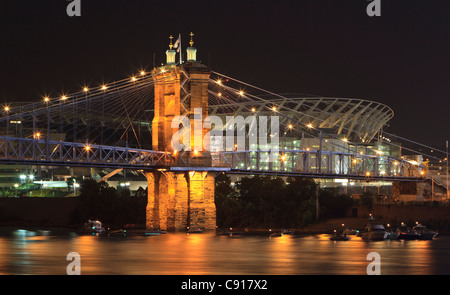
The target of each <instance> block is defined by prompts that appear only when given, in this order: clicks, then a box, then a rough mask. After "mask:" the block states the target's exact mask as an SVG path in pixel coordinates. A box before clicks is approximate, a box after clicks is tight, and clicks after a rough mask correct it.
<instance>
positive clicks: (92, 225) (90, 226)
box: [79, 220, 106, 235]
mask: <svg viewBox="0 0 450 295" xmlns="http://www.w3.org/2000/svg"><path fill="white" fill-rule="evenodd" d="M79 231H80V232H81V233H84V234H93V235H103V234H106V229H105V228H104V227H103V224H102V223H101V222H100V221H99V220H88V221H87V222H86V223H85V224H83V226H82V227H81V229H80V230H79Z"/></svg>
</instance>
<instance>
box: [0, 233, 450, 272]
mask: <svg viewBox="0 0 450 295" xmlns="http://www.w3.org/2000/svg"><path fill="white" fill-rule="evenodd" d="M329 237H330V236H329V235H311V236H293V235H283V236H281V237H272V238H269V237H267V236H245V237H239V238H236V237H234V238H231V237H227V236H216V235H214V234H204V233H203V234H189V235H186V234H182V233H177V234H175V233H173V234H171V233H168V234H164V235H160V236H149V237H144V236H128V237H97V236H89V235H85V236H80V235H76V234H74V233H55V232H53V231H26V230H13V231H8V232H5V231H3V232H2V234H1V235H0V274H55V275H59V274H62V275H63V274H66V268H67V265H68V263H69V261H66V257H67V254H68V253H69V252H77V253H79V254H80V257H81V274H89V275H103V274H104V275H113V274H126V275H138V274H149V275H154V274H160V275H197V274H199V275H200V274H201V275H210V274H213V275H241V274H242V275H298V274H361V275H364V274H366V268H367V265H368V264H369V263H370V262H369V261H366V257H367V254H368V253H369V252H378V253H379V254H380V256H381V274H386V275H420V274H427V275H430V274H450V237H449V236H440V237H438V238H437V239H435V240H433V241H400V240H394V241H373V242H372V241H370V242H367V241H364V240H361V238H359V237H356V236H352V239H351V240H350V241H346V242H333V241H330V240H329Z"/></svg>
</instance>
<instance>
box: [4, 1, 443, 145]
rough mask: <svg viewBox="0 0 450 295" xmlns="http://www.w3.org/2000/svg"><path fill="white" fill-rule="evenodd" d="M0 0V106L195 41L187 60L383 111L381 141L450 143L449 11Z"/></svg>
mask: <svg viewBox="0 0 450 295" xmlns="http://www.w3.org/2000/svg"><path fill="white" fill-rule="evenodd" d="M69 3H70V2H69V1H66V0H39V1H24V0H22V1H17V0H13V1H10V0H7V1H5V0H3V1H2V2H1V6H0V25H1V30H0V44H1V45H0V59H1V63H0V73H1V78H2V79H1V81H2V82H1V87H0V101H1V102H2V103H6V102H7V103H12V102H14V101H38V100H41V99H42V96H43V95H44V94H46V95H53V96H59V95H61V93H63V92H65V93H67V92H69V93H70V92H74V91H79V90H80V89H81V87H82V86H83V85H84V84H87V85H90V86H97V85H99V84H102V83H108V82H111V81H114V80H119V79H123V78H126V77H128V76H131V75H132V74H136V73H137V72H138V71H139V70H140V69H141V68H146V69H147V70H150V69H151V68H152V66H153V54H154V53H155V54H156V64H157V65H160V64H161V63H162V62H163V61H164V60H165V50H166V49H167V48H168V36H169V35H174V36H176V35H178V33H182V34H183V41H184V42H183V49H185V48H186V47H187V45H188V38H189V36H188V34H189V32H191V31H192V32H194V34H195V37H194V41H195V47H196V48H197V50H198V53H197V59H198V60H201V61H202V62H204V63H205V64H207V65H210V66H211V67H212V69H213V70H215V71H218V72H221V73H223V74H227V75H230V76H231V77H234V78H238V79H240V80H243V81H246V82H248V83H251V84H253V85H256V86H260V87H262V88H265V89H267V90H270V91H274V92H277V93H303V94H314V95H321V96H332V97H354V98H364V99H369V100H375V101H378V102H381V103H385V104H387V105H389V106H390V107H391V108H392V109H393V110H394V112H395V117H394V119H393V120H392V121H391V127H390V129H389V130H388V131H390V132H392V133H395V134H398V135H400V136H403V137H406V138H409V139H411V140H416V141H419V142H422V143H426V144H429V145H433V146H436V147H437V148H440V149H445V140H446V139H450V127H449V126H450V123H449V122H450V120H449V113H450V102H449V101H450V85H449V84H450V83H449V82H450V74H449V70H450V21H449V20H450V1H448V0H433V1H425V0H408V1H406V0H381V16H380V17H369V16H368V15H367V14H366V7H367V5H368V4H369V2H368V1H366V0H334V1H332V0H308V1H303V0H295V1H279V0H277V1H275V0H274V1H266V0H258V1H246V0H240V1H217V0H209V1H193V0H189V1H188V0H185V1H151V0H145V1H144V0H139V1H138V0H127V1H125V0H122V1H113V0H81V16H79V17H69V16H68V15H67V14H66V7H67V5H68V4H69Z"/></svg>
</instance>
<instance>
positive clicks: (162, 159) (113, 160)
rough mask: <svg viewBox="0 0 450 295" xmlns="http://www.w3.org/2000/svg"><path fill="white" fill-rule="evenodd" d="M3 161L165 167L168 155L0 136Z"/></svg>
mask: <svg viewBox="0 0 450 295" xmlns="http://www.w3.org/2000/svg"><path fill="white" fill-rule="evenodd" d="M0 160H1V161H2V162H13V163H14V162H16V163H37V164H39V163H41V164H74V165H104V166H164V165H166V163H168V162H169V161H170V154H168V153H165V152H160V151H151V150H141V149H134V148H128V147H114V146H104V145H94V144H83V143H74V142H63V141H51V140H39V139H29V138H16V137H6V136H0Z"/></svg>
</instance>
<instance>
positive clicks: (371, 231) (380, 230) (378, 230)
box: [361, 223, 388, 241]
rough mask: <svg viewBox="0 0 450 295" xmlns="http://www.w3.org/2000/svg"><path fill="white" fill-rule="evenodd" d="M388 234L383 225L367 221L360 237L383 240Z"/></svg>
mask: <svg viewBox="0 0 450 295" xmlns="http://www.w3.org/2000/svg"><path fill="white" fill-rule="evenodd" d="M387 236H388V233H387V232H386V229H385V227H384V225H382V224H381V223H369V224H367V225H366V227H365V228H364V231H363V232H362V233H361V238H362V239H364V240H370V241H381V240H385V239H386V238H387Z"/></svg>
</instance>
